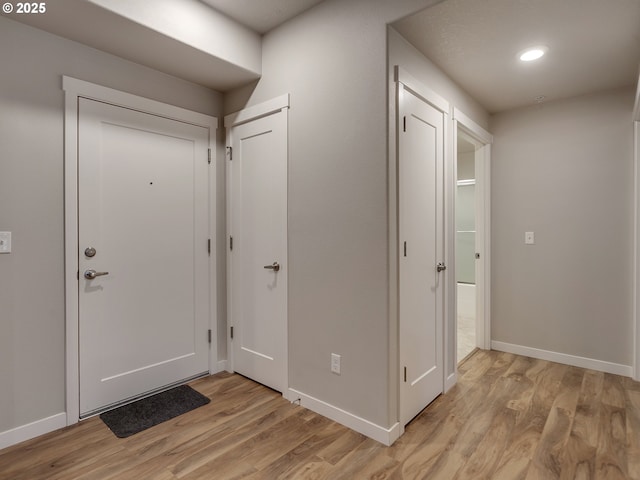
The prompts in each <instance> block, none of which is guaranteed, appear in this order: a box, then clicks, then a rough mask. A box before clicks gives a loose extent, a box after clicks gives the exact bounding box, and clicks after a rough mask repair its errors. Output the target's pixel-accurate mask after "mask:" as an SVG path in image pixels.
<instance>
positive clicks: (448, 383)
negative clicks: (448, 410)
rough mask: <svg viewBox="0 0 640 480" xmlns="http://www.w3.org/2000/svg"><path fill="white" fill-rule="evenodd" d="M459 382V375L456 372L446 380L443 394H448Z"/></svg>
mask: <svg viewBox="0 0 640 480" xmlns="http://www.w3.org/2000/svg"><path fill="white" fill-rule="evenodd" d="M457 381H458V373H457V370H456V371H455V372H453V373H452V374H451V375H449V376H448V377H447V378H446V379H445V380H444V392H443V393H447V392H448V391H449V390H451V388H452V387H453V386H454V385H455V384H456V383H457Z"/></svg>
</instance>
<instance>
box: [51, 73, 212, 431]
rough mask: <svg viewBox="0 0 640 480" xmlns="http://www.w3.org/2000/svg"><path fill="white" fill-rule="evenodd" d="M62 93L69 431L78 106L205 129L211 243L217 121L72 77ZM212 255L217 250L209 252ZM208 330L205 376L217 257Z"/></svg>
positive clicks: (70, 419)
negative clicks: (85, 102)
mask: <svg viewBox="0 0 640 480" xmlns="http://www.w3.org/2000/svg"><path fill="white" fill-rule="evenodd" d="M62 88H63V90H64V93H65V112H64V119H65V123H64V125H65V128H64V167H65V174H64V181H65V187H64V204H65V207H64V211H65V214H64V215H65V324H66V334H65V335H66V338H65V344H66V359H65V360H66V362H65V363H66V417H67V418H66V423H67V425H72V424H74V423H77V422H78V421H79V418H80V398H79V395H80V385H79V379H80V374H79V364H78V362H79V344H78V342H79V329H78V321H79V310H78V301H79V295H78V286H79V279H78V275H79V262H78V247H79V244H78V103H79V99H80V98H89V99H92V100H96V101H99V102H104V103H109V104H112V105H115V106H119V107H124V108H129V109H133V110H138V111H140V112H142V113H148V114H151V115H157V116H161V117H165V118H168V119H172V120H177V121H181V122H185V123H190V124H192V125H196V126H200V127H203V128H206V129H207V130H208V132H209V148H210V149H211V151H212V168H209V179H208V182H209V185H208V188H209V227H208V228H209V237H210V238H211V239H213V240H215V238H216V237H215V231H214V230H215V212H216V194H215V187H216V181H215V180H216V179H215V171H216V169H215V164H216V162H215V152H216V149H215V138H216V136H215V135H216V133H215V132H216V129H217V127H218V119H217V118H215V117H212V116H208V115H204V114H201V113H197V112H192V111H190V110H186V109H184V108H180V107H176V106H173V105H168V104H165V103H162V102H158V101H155V100H151V99H148V98H144V97H139V96H137V95H132V94H129V93H126V92H121V91H118V90H114V89H111V88H107V87H103V86H101V85H96V84H93V83H90V82H85V81H82V80H78V79H75V78H72V77H68V76H63V77H62ZM212 250H213V252H215V248H214V247H212ZM208 268H209V303H210V308H209V311H210V314H209V315H210V317H209V328H211V331H212V337H213V338H212V341H211V346H210V349H209V371H210V372H213V371H214V370H215V369H214V366H215V362H216V361H217V349H216V345H217V342H216V326H215V323H216V322H215V312H216V305H217V299H216V270H215V254H214V255H211V256H210V257H209V266H208Z"/></svg>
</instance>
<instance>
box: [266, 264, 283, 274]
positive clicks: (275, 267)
mask: <svg viewBox="0 0 640 480" xmlns="http://www.w3.org/2000/svg"><path fill="white" fill-rule="evenodd" d="M264 268H266V269H267V270H273V271H274V272H279V271H280V264H279V263H278V262H273V264H271V265H265V266H264Z"/></svg>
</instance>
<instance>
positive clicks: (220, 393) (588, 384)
mask: <svg viewBox="0 0 640 480" xmlns="http://www.w3.org/2000/svg"><path fill="white" fill-rule="evenodd" d="M458 378H459V381H458V384H457V385H456V386H454V387H453V388H452V389H451V390H450V391H449V392H447V393H446V394H444V395H441V396H440V397H438V398H437V399H436V400H435V401H434V402H433V403H432V404H431V405H430V406H429V407H427V408H426V409H425V410H424V411H423V412H421V413H420V414H419V415H418V416H417V417H416V418H415V419H414V420H413V421H412V422H410V423H409V424H408V425H407V426H406V428H405V434H404V435H403V436H402V437H401V438H400V439H398V441H397V442H396V443H395V444H394V445H393V446H391V447H385V446H384V445H382V444H380V443H377V442H375V441H373V440H371V439H368V438H366V437H365V436H363V435H361V434H359V433H356V432H354V431H352V430H349V429H347V428H346V427H343V426H342V425H339V424H337V423H334V422H332V421H330V420H328V419H327V418H324V417H322V416H320V415H318V414H316V413H314V412H311V411H309V410H306V409H304V408H302V407H300V406H297V405H294V404H291V403H290V402H288V401H287V400H285V399H284V398H282V396H281V395H280V394H278V393H277V392H274V391H272V390H270V389H268V388H266V387H263V386H261V385H258V384H256V383H254V382H251V381H250V380H248V379H246V378H244V377H241V376H239V375H232V374H228V373H222V374H218V375H214V376H211V377H207V378H202V379H198V380H196V381H194V382H193V383H192V386H193V387H194V388H195V389H196V390H198V391H200V392H201V393H203V394H205V395H207V396H210V397H211V398H212V401H211V403H210V404H208V405H205V406H203V407H201V408H198V409H196V410H194V411H192V412H189V413H187V414H185V415H182V416H180V417H176V418H174V419H172V420H170V421H168V422H165V423H163V424H160V425H157V426H155V427H153V428H151V429H148V430H146V431H144V432H141V433H139V434H136V435H134V436H132V437H129V438H127V439H119V438H116V437H115V436H114V435H113V434H112V432H111V431H110V430H109V429H108V428H107V427H106V426H105V425H104V424H103V423H102V421H101V420H100V419H99V418H92V419H89V420H86V421H83V422H81V423H80V424H78V425H75V426H72V427H67V428H64V429H62V430H59V431H57V432H53V433H50V434H47V435H43V436H42V437H39V438H37V439H33V440H30V441H27V442H24V443H22V444H19V445H15V446H12V447H10V448H7V449H4V450H1V451H0V479H2V480H4V479H7V480H9V479H10V480H110V479H114V480H129V479H131V480H133V479H136V480H138V479H147V478H148V479H153V480H210V479H216V480H231V479H244V480H275V479H295V480H354V479H355V480H367V479H378V480H381V479H398V480H405V479H429V480H478V479H490V480H525V479H542V480H553V479H556V478H559V479H562V480H564V479H574V480H575V479H584V480H593V479H596V480H600V479H632V480H633V479H635V480H640V384H639V383H638V382H634V381H633V380H631V379H628V378H623V377H619V376H616V375H610V374H604V373H601V372H595V371H592V370H583V369H579V368H575V367H570V366H567V365H560V364H557V363H551V362H545V361H542V360H535V359H531V358H526V357H520V356H517V355H512V354H506V353H500V352H490V351H477V352H475V353H474V354H473V355H471V356H470V357H469V358H468V359H467V360H465V362H464V363H463V364H462V365H461V367H460V371H459V377H458Z"/></svg>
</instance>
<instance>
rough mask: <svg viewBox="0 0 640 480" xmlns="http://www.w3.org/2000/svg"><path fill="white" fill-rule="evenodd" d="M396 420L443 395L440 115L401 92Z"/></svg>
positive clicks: (407, 417)
mask: <svg viewBox="0 0 640 480" xmlns="http://www.w3.org/2000/svg"><path fill="white" fill-rule="evenodd" d="M398 100H399V114H400V115H399V121H400V128H399V133H398V135H399V138H398V141H399V166H398V168H399V172H398V181H399V184H398V195H399V198H398V208H399V211H398V215H399V217H398V221H399V248H400V252H399V276H400V278H399V309H400V311H399V319H400V320H399V322H400V368H401V372H400V375H401V379H400V417H401V421H402V424H403V425H406V424H407V423H408V422H409V421H410V420H411V419H412V418H413V417H415V416H416V415H417V414H418V413H419V412H420V411H421V410H422V409H423V408H424V407H426V406H427V405H428V404H429V403H430V402H431V401H432V400H433V399H434V398H435V397H437V396H438V395H439V394H440V393H442V391H443V387H444V374H443V353H442V352H443V323H444V319H443V297H442V292H443V286H444V278H443V273H439V272H438V269H437V264H438V262H439V259H442V258H444V257H443V189H442V186H443V182H442V178H443V177H442V175H443V166H444V163H443V159H444V149H443V146H444V120H443V113H442V112H441V111H439V110H438V109H436V108H434V107H433V106H431V105H429V104H428V103H426V102H425V101H423V100H422V99H421V98H419V97H418V96H416V95H414V94H413V93H412V92H411V91H410V90H407V89H405V88H404V86H403V85H402V84H400V89H399V99H398Z"/></svg>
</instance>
